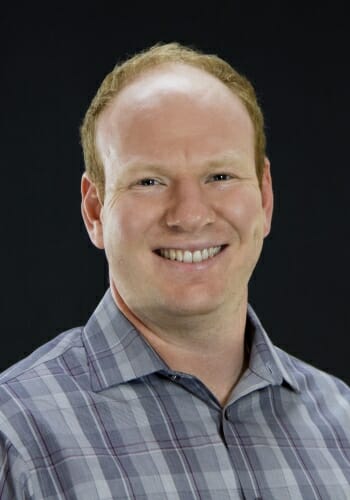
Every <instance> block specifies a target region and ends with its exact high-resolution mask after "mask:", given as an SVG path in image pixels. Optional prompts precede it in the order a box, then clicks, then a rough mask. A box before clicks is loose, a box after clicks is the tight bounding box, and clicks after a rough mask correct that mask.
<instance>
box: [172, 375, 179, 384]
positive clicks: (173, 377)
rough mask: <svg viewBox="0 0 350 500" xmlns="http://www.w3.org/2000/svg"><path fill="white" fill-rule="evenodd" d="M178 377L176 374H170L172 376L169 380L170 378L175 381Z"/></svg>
mask: <svg viewBox="0 0 350 500" xmlns="http://www.w3.org/2000/svg"><path fill="white" fill-rule="evenodd" d="M178 378H179V377H178V376H177V375H172V376H171V380H172V381H173V382H176V381H177V379H178Z"/></svg>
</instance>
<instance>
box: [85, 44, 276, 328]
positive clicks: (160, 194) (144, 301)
mask: <svg viewBox="0 0 350 500" xmlns="http://www.w3.org/2000/svg"><path fill="white" fill-rule="evenodd" d="M175 49H176V50H177V48H176V47H175ZM154 50H156V49H154ZM140 57H141V56H140ZM237 78H238V79H239V78H240V77H237ZM91 109H93V107H92V108H90V112H91ZM86 123H87V122H85V125H86ZM255 130H256V126H255V124H254V122H253V121H252V118H251V114H250V113H249V112H248V109H247V106H246V104H245V103H244V101H243V100H242V98H241V97H240V96H238V95H237V94H236V93H235V92H232V89H231V88H229V87H228V86H227V85H226V84H225V83H223V81H222V80H221V79H218V78H217V77H216V76H215V75H213V74H212V73H210V72H208V71H206V70H203V69H202V68H200V67H198V65H195V64H188V63H187V62H182V61H176V62H173V61H169V62H163V63H162V64H160V65H157V66H153V67H152V68H148V69H147V71H143V72H141V73H140V72H139V73H138V75H137V76H135V75H134V78H132V79H131V80H130V79H129V80H128V83H127V84H124V85H122V87H121V88H120V89H119V92H118V93H117V94H115V93H114V94H113V93H112V96H110V98H109V101H108V104H106V105H105V106H104V107H103V109H102V110H100V112H99V114H98V117H97V119H96V120H95V121H94V127H93V134H94V135H93V146H94V148H95V151H96V153H95V155H96V157H98V159H99V162H100V163H101V165H103V173H104V182H105V184H104V198H103V199H102V197H101V192H100V189H101V185H99V183H98V178H97V179H96V177H93V176H94V175H95V174H93V173H91V172H90V173H89V168H90V167H91V165H90V167H88V172H87V173H86V174H84V175H83V180H82V197H83V202H82V211H83V216H84V220H85V224H86V227H87V229H88V232H89V235H90V238H91V240H92V241H93V243H94V244H95V245H96V246H97V247H98V248H101V249H104V250H105V252H106V256H107V260H108V264H109V272H110V281H111V287H112V291H113V290H114V292H115V297H116V296H117V295H116V294H119V295H120V296H121V298H122V299H123V301H124V302H125V303H126V304H127V306H128V307H129V309H131V310H132V311H133V312H134V314H136V315H137V316H138V317H139V318H140V319H141V320H143V321H144V323H146V324H149V323H150V322H151V321H153V322H155V324H158V325H159V324H161V323H162V324H163V325H164V323H167V322H168V324H174V322H178V321H179V318H184V319H185V318H188V316H191V317H192V318H195V317H197V318H198V319H200V318H203V317H207V315H208V314H210V315H211V318H212V319H213V318H214V316H215V315H216V316H217V317H218V316H224V317H230V316H231V315H232V311H233V310H234V309H235V307H236V306H237V304H238V303H242V302H244V300H245V299H246V293H247V284H248V281H249V278H250V275H251V273H252V271H253V269H254V267H255V265H256V262H257V260H258V258H259V255H260V252H261V248H262V243H263V239H264V237H265V236H266V234H268V232H269V229H270V221H271V214H272V189H271V178H270V172H269V163H268V160H267V159H266V158H264V159H263V160H261V161H262V162H263V163H262V164H261V166H260V168H261V173H260V174H259V178H258V176H257V173H256V165H257V159H256V156H257V155H256V132H255Z"/></svg>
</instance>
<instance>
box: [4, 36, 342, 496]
mask: <svg viewBox="0 0 350 500" xmlns="http://www.w3.org/2000/svg"><path fill="white" fill-rule="evenodd" d="M82 143H83V149H84V155H85V163H86V172H85V173H84V175H83V178H82V214H83V218H84V221H85V225H86V228H87V230H88V233H89V235H90V238H91V240H92V242H93V243H94V245H96V246H97V247H98V248H101V249H103V250H104V251H105V253H106V257H107V261H108V265H109V274H110V289H109V290H108V291H107V293H106V295H105V297H104V298H103V299H102V302H101V303H100V304H99V306H98V307H97V309H96V311H95V313H94V314H93V316H92V317H91V318H90V320H89V321H88V323H87V325H86V326H85V327H84V328H76V329H73V330H71V331H69V332H65V333H63V334H61V335H60V336H59V337H57V338H56V339H54V340H53V341H51V342H49V343H48V344H47V345H45V346H43V347H42V348H41V349H39V350H38V351H36V352H35V353H34V354H33V355H31V356H30V357H29V358H27V359H26V360H24V361H22V362H20V363H19V364H17V365H15V366H14V367H13V368H11V369H9V370H8V371H7V372H6V373H4V374H3V375H2V378H1V385H0V401H1V406H0V435H1V456H2V461H1V474H0V498H6V499H7V498H35V499H43V498H45V499H49V498H50V499H56V498H59V499H61V498H62V499H63V498H67V499H68V498H69V499H73V498H82V499H110V498H136V499H145V498H150V499H164V498H169V499H228V498H230V499H243V498H244V499H258V498H263V499H269V500H270V499H278V500H281V499H293V500H295V499H307V500H312V499H332V500H335V499H339V500H340V499H346V498H350V453H349V450H350V425H349V424H350V390H349V388H348V387H347V386H346V385H345V384H344V383H342V382H341V381H339V380H338V379H336V378H334V377H332V376H330V375H327V374H325V373H323V372H321V371H318V370H317V369H315V368H313V367H311V366H309V365H307V364H305V363H303V362H301V361H299V360H297V359H295V358H293V357H291V356H289V355H288V354H286V353H285V352H283V351H281V350H279V349H278V348H276V347H274V346H273V345H272V343H271V342H270V340H269V338H268V337H267V335H266V333H265V332H264V330H263V327H262V326H261V324H260V322H259V320H258V318H257V317H256V315H255V314H254V312H253V310H252V309H251V308H250V307H249V306H248V297H247V286H248V282H249V279H250V276H251V274H252V272H253V269H254V267H255V265H256V263H257V260H258V258H259V255H260V252H261V249H262V245H263V240H264V238H265V236H266V235H267V234H268V233H269V230H270V223H271V216H272V206H273V195H272V186H271V177H270V166H269V161H268V160H267V158H266V157H265V137H264V130H263V118H262V114H261V111H260V108H259V106H258V104H257V101H256V97H255V93H254V90H253V88H252V86H251V85H250V83H249V82H248V81H247V80H246V79H245V78H244V77H243V76H241V75H239V74H238V73H237V72H236V71H235V70H234V69H232V68H231V67H230V66H229V65H228V64H227V63H225V62H224V61H222V60H221V59H219V58H217V57H215V56H208V55H203V54H200V53H198V52H195V51H193V50H191V49H188V48H185V47H182V46H180V45H178V44H167V45H159V46H155V47H153V48H151V49H149V50H147V51H146V52H144V53H141V54H138V55H136V56H135V57H134V58H132V59H130V60H128V61H126V62H125V63H123V64H122V65H121V66H119V67H116V68H115V69H114V70H113V71H112V72H111V73H110V74H109V75H108V76H107V77H106V79H105V80H104V82H103V83H102V85H101V87H100V89H99V90H98V92H97V95H96V97H95V98H94V100H93V102H92V103H91V106H90V108H89V110H88V112H87V114H86V117H85V120H84V123H83V126H82Z"/></svg>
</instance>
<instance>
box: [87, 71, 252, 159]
mask: <svg viewBox="0 0 350 500" xmlns="http://www.w3.org/2000/svg"><path fill="white" fill-rule="evenodd" d="M220 137H221V139H222V140H221V139H220ZM219 139H220V140H219ZM210 141H213V142H215V147H216V148H219V149H220V148H221V147H222V148H223V149H225V144H226V143H227V142H229V141H234V142H237V143H241V144H242V147H243V143H244V147H245V145H247V147H249V149H253V142H254V131H253V125H252V122H251V119H250V117H249V114H248V112H247V110H246V108H245V106H244V104H243V103H242V102H241V100H240V99H239V98H238V97H237V96H236V95H235V94H234V93H233V92H232V91H231V90H230V89H229V88H228V87H226V85H224V84H223V83H222V82H221V81H220V80H218V79H217V78H215V77H214V76H212V75H210V74H209V73H206V72H205V71H203V70H201V69H198V68H194V67H191V66H188V65H184V64H167V65H164V66H162V67H158V68H156V69H154V70H151V71H149V72H147V73H145V74H142V75H141V76H140V77H138V78H137V79H136V80H135V81H133V82H132V83H130V84H128V85H127V86H126V87H125V88H124V89H122V91H121V92H120V93H119V94H118V95H117V96H116V97H115V98H114V99H113V100H112V101H111V103H109V105H108V106H107V108H106V109H105V110H104V111H103V112H102V114H101V116H100V117H99V120H98V125H97V137H96V142H97V147H98V150H99V152H100V154H101V159H102V162H103V163H104V164H106V163H105V162H106V160H107V156H108V155H111V154H112V153H113V152H114V154H115V155H116V154H117V152H118V153H121V151H122V150H125V147H126V146H128V151H129V152H130V151H135V152H136V151H138V152H141V149H142V152H146V150H147V153H148V152H150V151H151V150H152V152H156V148H157V147H158V146H159V148H160V149H161V150H162V153H164V154H167V153H168V152H169V151H171V152H172V153H173V152H174V151H176V150H177V149H178V150H179V152H180V149H181V150H182V151H181V152H184V150H185V149H191V150H193V151H195V150H196V149H203V147H204V143H205V144H206V146H208V148H209V142H210ZM225 141H226V142H225ZM248 143H249V144H248ZM197 146H198V147H197ZM207 152H208V153H210V151H209V149H208V151H207Z"/></svg>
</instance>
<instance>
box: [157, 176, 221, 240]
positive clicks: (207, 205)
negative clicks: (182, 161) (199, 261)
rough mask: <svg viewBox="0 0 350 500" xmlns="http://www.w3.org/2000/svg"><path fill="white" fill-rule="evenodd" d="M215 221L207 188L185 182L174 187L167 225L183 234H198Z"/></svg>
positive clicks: (166, 215) (166, 217) (166, 216)
mask: <svg viewBox="0 0 350 500" xmlns="http://www.w3.org/2000/svg"><path fill="white" fill-rule="evenodd" d="M214 221H215V211H214V209H213V207H212V205H211V202H210V197H209V193H207V192H206V190H205V186H201V185H200V184H199V183H198V182H196V181H190V180H187V181H183V182H181V183H180V182H179V183H177V185H176V186H174V189H173V192H172V196H171V200H170V203H169V206H168V208H167V211H166V214H165V222H166V225H167V226H168V227H169V228H171V229H176V230H178V231H183V232H192V233H193V232H198V231H200V230H201V229H203V228H204V227H205V226H207V225H209V224H213V222H214Z"/></svg>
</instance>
